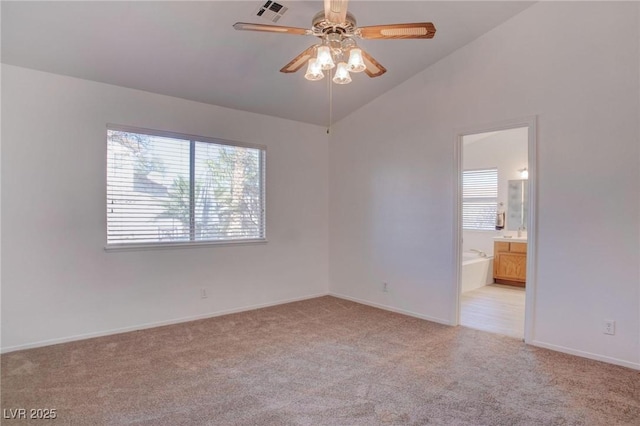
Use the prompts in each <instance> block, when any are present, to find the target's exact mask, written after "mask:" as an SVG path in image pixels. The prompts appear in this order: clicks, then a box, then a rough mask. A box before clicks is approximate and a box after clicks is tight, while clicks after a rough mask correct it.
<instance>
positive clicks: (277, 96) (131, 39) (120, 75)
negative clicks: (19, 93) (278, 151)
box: [1, 0, 533, 125]
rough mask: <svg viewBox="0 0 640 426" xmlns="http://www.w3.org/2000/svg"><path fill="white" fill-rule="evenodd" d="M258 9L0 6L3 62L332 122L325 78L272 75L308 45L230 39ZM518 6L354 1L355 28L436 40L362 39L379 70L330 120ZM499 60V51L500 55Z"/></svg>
mask: <svg viewBox="0 0 640 426" xmlns="http://www.w3.org/2000/svg"><path fill="white" fill-rule="evenodd" d="M263 2H264V1H262V2H261V1H257V0H256V1H237V0H236V1H199V2H187V1H174V2H154V1H111V2H94V1H79V2H78V1H73V2H58V1H44V2H24V1H17V2H11V1H2V6H1V7H2V11H1V16H2V22H1V28H2V29H1V31H2V33H1V37H2V51H1V53H2V62H3V63H6V64H11V65H17V66H22V67H27V68H33V69H37V70H43V71H48V72H53V73H58V74H64V75H69V76H74V77H79V78H84V79H89V80H95V81H99V82H104V83H109V84H115V85H118V86H124V87H130V88H135V89H141V90H146V91H149V92H154V93H160V94H165V95H170V96H175V97H179V98H185V99H191V100H194V101H199V102H204V103H209V104H214V105H220V106H224V107H228V108H235V109H240V110H244V111H251V112H256V113H261V114H268V115H273V116H277V117H283V118H288V119H292V120H297V121H302V122H308V123H315V124H319V125H326V124H327V123H328V116H329V107H328V86H327V79H326V78H325V79H324V80H322V81H320V82H309V81H307V80H305V79H304V69H302V70H300V71H298V72H297V73H295V74H283V73H280V72H279V70H280V68H282V66H284V65H285V64H287V63H288V62H289V61H290V60H291V59H293V58H294V57H295V56H296V55H298V53H300V52H301V51H303V50H304V49H306V48H307V47H309V46H310V45H312V44H314V43H315V42H316V40H317V39H315V38H313V37H310V36H294V35H285V34H271V33H262V32H249V31H235V30H234V29H233V28H232V25H233V24H234V23H235V22H237V21H243V22H256V23H269V22H267V21H264V20H262V19H261V18H258V17H256V16H254V14H255V12H256V10H257V8H258V7H259V6H260V4H261V3H263ZM279 3H282V4H283V5H285V6H287V7H289V10H288V11H287V12H286V14H285V15H284V17H283V18H282V19H281V20H280V21H279V22H278V25H285V26H295V27H304V28H308V27H310V25H311V17H312V16H313V15H314V14H315V13H316V12H318V11H320V10H322V8H323V5H322V1H291V0H288V1H282V2H280V1H279ZM532 3H533V2H519V1H502V2H500V1H498V2H483V1H470V2H460V1H446V2H434V1H406V2H405V1H357V0H351V2H350V3H349V11H350V12H351V13H353V14H354V15H355V17H356V19H357V21H358V25H360V26H367V25H377V24H389V23H402V22H421V21H430V22H433V23H434V24H435V26H436V29H437V33H436V36H435V38H434V39H433V40H362V41H360V42H359V44H360V45H361V46H362V47H363V48H364V49H365V50H367V51H368V52H369V53H370V54H371V55H372V56H373V57H374V58H376V59H377V60H378V61H379V62H380V63H381V64H382V65H384V66H385V67H386V68H387V70H388V71H387V73H386V74H384V75H383V76H381V77H378V78H373V79H371V78H369V77H367V76H366V75H365V74H364V73H362V74H357V75H354V76H353V82H352V83H351V84H348V85H345V86H339V85H333V121H334V122H335V121H338V120H339V119H341V118H343V117H345V116H346V115H348V114H349V113H351V112H352V111H354V110H356V109H358V108H359V107H361V106H363V105H365V104H366V103H368V102H370V101H371V100H373V99H374V98H376V97H378V96H380V95H381V94H382V93H384V92H386V91H387V90H389V89H391V88H392V87H394V86H396V85H398V84H400V83H402V82H403V81H405V80H407V79H408V78H410V77H411V76H413V75H415V74H417V73H418V72H420V71H422V70H423V69H425V68H427V67H428V66H429V65H431V64H433V63H435V62H437V61H438V60H440V59H442V58H443V57H445V56H447V55H449V54H450V53H451V52H453V51H454V50H456V49H458V48H460V47H462V46H464V45H466V44H467V43H469V42H471V41H472V40H474V39H475V38H477V37H479V36H480V35H482V34H484V33H486V32H487V31H489V30H491V29H492V28H494V27H495V26H497V25H499V24H500V23H502V22H504V21H505V20H507V19H509V18H510V17H512V16H513V15H515V14H517V13H519V12H520V11H522V10H524V9H526V8H527V7H529V6H530V5H531V4H532ZM496 53H497V54H499V52H496Z"/></svg>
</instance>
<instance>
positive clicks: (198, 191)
mask: <svg viewBox="0 0 640 426" xmlns="http://www.w3.org/2000/svg"><path fill="white" fill-rule="evenodd" d="M264 182H265V149H264V147H252V146H240V145H234V144H231V143H229V142H225V141H218V140H210V139H207V138H200V137H191V136H188V135H180V134H173V133H167V132H156V131H151V130H140V129H131V128H124V127H115V126H109V127H108V130H107V247H118V246H123V247H124V246H126V247H131V246H134V245H136V244H137V245H145V246H146V245H163V244H164V245H167V244H169V245H176V244H179V245H183V244H187V245H189V244H202V243H207V242H208V243H211V242H238V241H248V240H264V238H265V208H264V204H265V190H264Z"/></svg>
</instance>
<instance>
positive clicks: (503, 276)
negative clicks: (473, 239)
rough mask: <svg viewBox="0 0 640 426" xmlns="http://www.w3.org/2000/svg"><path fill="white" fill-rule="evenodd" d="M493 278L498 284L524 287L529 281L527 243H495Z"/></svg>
mask: <svg viewBox="0 0 640 426" xmlns="http://www.w3.org/2000/svg"><path fill="white" fill-rule="evenodd" d="M493 244H494V245H493V279H494V281H495V282H496V283H497V284H507V285H514V286H518V287H524V286H525V284H526V281H527V243H512V242H506V241H495V242H494V243H493Z"/></svg>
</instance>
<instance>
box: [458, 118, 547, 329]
mask: <svg viewBox="0 0 640 426" xmlns="http://www.w3.org/2000/svg"><path fill="white" fill-rule="evenodd" d="M456 147H457V155H456V157H457V158H456V159H457V168H456V178H457V182H458V186H457V189H458V196H457V197H456V216H457V220H456V236H457V238H456V244H454V246H455V247H454V250H455V259H456V262H455V263H456V265H455V267H456V271H455V276H456V283H457V285H456V286H455V287H456V288H455V293H456V294H455V300H456V306H455V312H456V320H457V322H456V324H460V325H463V326H466V327H470V328H475V329H480V330H484V331H488V332H493V333H498V334H503V335H508V336H511V337H516V338H520V339H524V340H525V341H530V340H531V334H532V333H531V329H532V327H531V325H532V324H531V323H532V321H531V312H532V309H533V302H534V301H533V294H534V292H533V288H534V286H535V282H534V273H533V272H534V271H535V268H534V267H533V265H534V262H535V259H534V256H533V255H534V253H535V250H534V248H535V204H534V203H535V197H534V196H533V195H534V194H535V118H530V119H525V120H517V121H513V122H510V123H506V124H502V125H495V126H485V127H478V128H473V129H467V130H465V131H460V132H458V134H457V137H456Z"/></svg>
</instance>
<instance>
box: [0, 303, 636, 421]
mask: <svg viewBox="0 0 640 426" xmlns="http://www.w3.org/2000/svg"><path fill="white" fill-rule="evenodd" d="M1 364H2V375H1V377H2V379H1V380H2V381H1V385H2V396H1V402H2V408H3V409H4V410H7V409H16V408H54V409H56V410H57V419H56V420H54V421H43V420H38V421H36V420H33V421H24V420H7V419H4V420H3V422H2V424H6V425H14V424H15V425H18V424H58V425H63V424H64V425H67V424H69V425H71V424H73V425H103V424H104V425H639V424H640V373H639V372H638V371H634V370H631V369H627V368H624V367H619V366H614V365H609V364H605V363H601V362H596V361H591V360H587V359H583V358H579V357H575V356H570V355H565V354H561V353H557V352H553V351H549V350H545V349H539V348H534V347H530V346H527V345H525V344H523V343H522V342H521V341H519V340H516V339H513V338H509V337H505V336H500V335H495V334H490V333H486V332H482V331H477V330H471V329H467V328H463V327H448V326H443V325H439V324H435V323H432V322H428V321H423V320H420V319H416V318H411V317H407V316H403V315H399V314H395V313H391V312H387V311H383V310H380V309H375V308H371V307H368V306H364V305H360V304H357V303H352V302H348V301H345V300H341V299H337V298H334V297H329V296H327V297H320V298H316V299H311V300H306V301H301V302H295V303H289V304H286V305H280V306H275V307H270V308H264V309H259V310H255V311H249V312H244V313H239V314H233V315H226V316H221V317H216V318H211V319H206V320H200V321H193V322H189V323H184V324H178V325H172V326H166V327H159V328H154V329H149V330H142V331H137V332H131V333H124V334H119V335H114V336H107V337H100V338H95V339H89V340H83V341H78V342H71V343H65V344H60V345H54V346H49V347H44V348H37V349H30V350H24V351H18V352H12V353H8V354H5V355H2V356H1Z"/></svg>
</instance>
